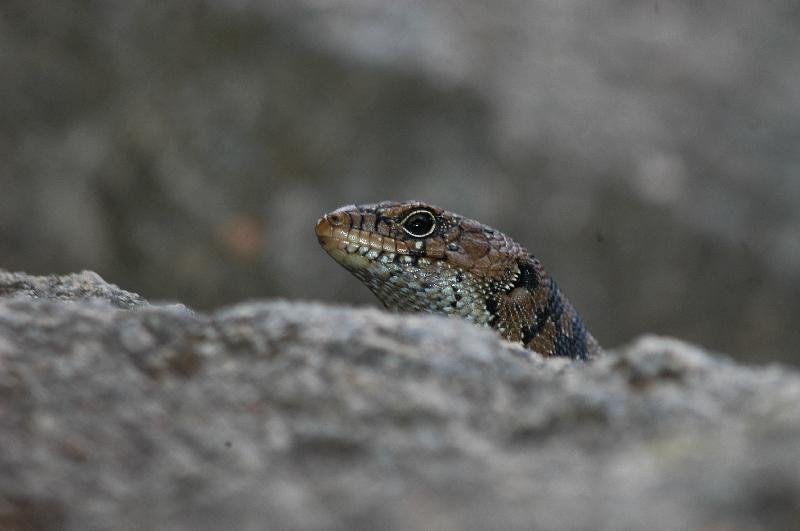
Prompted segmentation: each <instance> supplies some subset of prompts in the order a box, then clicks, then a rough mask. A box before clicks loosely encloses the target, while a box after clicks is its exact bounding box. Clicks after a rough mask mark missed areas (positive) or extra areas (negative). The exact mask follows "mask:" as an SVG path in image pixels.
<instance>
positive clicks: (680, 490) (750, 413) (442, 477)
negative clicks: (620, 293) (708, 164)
mask: <svg viewBox="0 0 800 531" xmlns="http://www.w3.org/2000/svg"><path fill="white" fill-rule="evenodd" d="M2 278H3V284H2V285H3V286H8V285H10V284H11V282H9V281H7V279H8V278H10V277H8V276H7V275H4V276H3V277H2ZM16 278H18V279H23V278H24V279H26V280H25V282H20V285H21V286H22V285H23V284H25V283H26V282H27V284H26V285H27V286H29V287H21V288H19V289H21V290H22V291H23V292H24V293H26V294H30V293H33V294H35V296H26V297H25V298H22V297H14V298H9V299H0V447H1V448H2V451H0V529H76V530H77V529H81V530H83V529H110V528H116V529H119V528H126V529H176V530H183V529H186V530H188V529H192V530H194V529H228V528H230V529H264V528H270V529H290V530H291V529H298V530H300V529H302V530H308V529H311V530H314V529H342V530H344V529H347V530H351V529H389V530H392V529H432V528H435V529H443V530H462V529H467V530H470V529H475V530H477V529H490V528H491V529H519V530H528V529H624V528H627V529H633V528H638V529H664V530H670V529H687V528H688V529H699V528H704V529H779V528H780V529H787V528H791V527H793V526H794V525H795V524H796V522H797V521H798V519H800V460H798V459H797V456H798V451H799V450H800V406H798V404H799V403H800V375H798V374H797V372H795V371H792V370H789V369H786V368H784V367H781V366H777V365H774V366H768V367H757V366H743V365H738V364H736V363H734V362H733V361H731V360H730V359H728V358H727V357H724V356H721V355H717V354H712V353H708V352H706V351H704V350H702V349H701V348H699V347H694V346H691V345H688V344H685V343H682V342H680V341H677V340H674V339H669V338H659V337H654V336H647V337H643V338H640V339H638V340H636V341H635V342H633V343H632V344H630V345H628V346H626V347H623V348H621V349H619V350H617V351H614V352H611V353H609V355H608V356H606V357H604V358H602V359H600V360H598V361H597V362H595V363H592V364H575V363H570V362H568V361H566V360H551V359H543V358H541V357H539V356H537V355H532V354H529V353H528V352H527V351H525V350H523V349H521V348H517V347H515V346H513V345H511V344H508V343H505V342H503V341H501V340H499V339H498V338H497V337H496V336H495V335H494V334H493V333H491V332H490V331H487V330H482V329H479V328H476V327H473V326H471V325H469V324H468V323H465V322H462V321H457V320H451V319H445V318H439V317H434V316H420V315H392V314H387V313H385V312H381V311H378V310H372V309H358V308H347V307H332V306H325V305H321V304H313V303H294V302H286V301H268V302H254V303H248V304H239V305H236V306H232V307H229V308H225V309H222V310H218V311H215V312H213V313H210V314H206V315H203V314H194V313H192V312H189V311H186V310H185V309H181V308H175V307H158V306H148V305H146V304H143V303H137V304H127V305H126V304H120V302H119V301H120V294H119V291H118V289H117V288H113V287H111V286H109V285H106V284H104V283H103V282H102V281H101V280H100V279H99V277H95V276H93V275H92V274H90V273H83V274H81V275H73V276H69V277H46V278H34V277H22V276H18V277H16ZM81 279H82V280H81ZM3 289H4V290H5V293H10V292H13V291H14V290H10V289H8V288H7V287H4V288H3ZM87 293H91V294H92V295H91V297H90V298H92V299H95V298H97V297H99V298H101V299H102V298H105V297H107V299H108V300H107V302H105V303H103V302H98V301H97V300H92V301H86V300H85V299H86V298H87V296H86V294H87ZM98 294H99V295H98ZM104 294H105V295H104ZM128 295H130V296H131V297H132V298H131V299H130V300H131V301H133V300H136V301H141V299H138V298H136V296H135V295H132V294H128ZM50 297H52V298H53V299H55V300H50ZM126 308H130V309H126Z"/></svg>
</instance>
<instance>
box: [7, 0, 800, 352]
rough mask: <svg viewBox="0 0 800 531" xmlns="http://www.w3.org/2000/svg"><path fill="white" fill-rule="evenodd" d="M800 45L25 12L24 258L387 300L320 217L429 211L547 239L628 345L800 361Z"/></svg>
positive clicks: (20, 163)
mask: <svg viewBox="0 0 800 531" xmlns="http://www.w3.org/2000/svg"><path fill="white" fill-rule="evenodd" d="M798 30H800V8H799V7H798V5H797V3H796V2H792V1H789V0H785V1H776V2H752V1H747V0H733V1H726V2H722V1H708V2H689V1H678V2H658V1H656V2H629V1H622V0H617V1H612V2H604V3H593V2H578V1H575V0H567V1H565V0H558V1H556V0H546V1H538V2H519V1H513V0H499V1H492V2H488V1H485V0H483V1H477V0H427V1H425V2H418V1H417V2H412V1H399V0H391V1H389V0H369V1H368V0H327V1H324V0H295V1H292V2H278V1H274V2H265V1H262V2H256V1H253V2H248V1H245V0H242V1H234V0H229V1H220V2H177V1H172V0H165V1H162V2H143V1H136V0H129V1H106V2H91V1H63V2H50V1H44V0H17V1H14V0H5V1H3V2H2V3H0V71H1V72H2V77H0V267H4V268H6V269H20V270H25V271H28V272H31V273H54V272H68V271H74V270H80V269H84V268H90V269H93V270H96V271H98V272H99V273H101V274H102V275H103V276H104V277H106V278H108V279H109V280H112V281H114V282H116V283H118V284H121V285H124V286H126V287H128V288H130V289H133V290H135V291H137V292H139V293H142V294H143V295H144V296H146V297H148V298H150V299H156V300H158V299H167V300H169V299H177V300H180V301H181V302H185V303H187V304H190V305H193V306H196V307H199V308H209V307H214V306H217V305H220V304H224V303H230V302H233V301H236V300H240V299H245V298H264V297H273V296H282V297H288V298H302V299H320V300H327V301H337V302H346V303H369V304H375V302H374V301H373V300H372V298H371V295H370V294H369V293H368V292H367V290H366V289H365V288H363V287H362V286H360V284H359V283H358V281H356V280H355V279H352V278H350V277H349V276H348V275H347V274H346V273H345V272H344V271H341V270H340V269H339V268H338V266H336V265H335V264H334V263H333V262H332V261H330V260H329V259H328V258H327V257H326V256H325V255H324V253H322V252H321V251H320V250H319V249H318V248H317V243H316V241H315V238H314V235H313V224H314V221H315V220H316V218H317V217H318V216H319V215H320V214H321V213H323V212H325V211H328V210H330V209H333V208H335V207H337V206H339V205H341V204H347V203H353V202H367V201H376V200H380V199H390V198H391V199H406V198H416V199H422V200H427V201H430V202H433V203H436V204H439V205H441V206H445V207H447V208H449V209H451V210H455V211H457V212H460V213H462V214H465V215H468V216H470V217H473V218H477V219H480V220H482V221H484V222H486V223H488V224H491V225H493V226H495V227H497V228H500V229H502V230H503V231H505V232H507V233H509V234H510V235H512V236H513V237H514V238H515V239H517V240H519V241H521V242H522V243H524V244H526V245H527V246H528V247H529V249H530V250H531V251H532V252H533V253H535V254H536V255H537V256H539V257H540V258H541V259H542V260H543V261H544V263H545V264H546V265H547V266H548V268H549V269H550V270H551V271H552V272H553V274H554V276H555V277H556V278H558V279H559V282H560V284H561V285H562V286H563V287H564V289H565V291H566V292H567V293H568V294H569V295H570V296H571V298H572V299H573V300H574V302H575V304H576V306H578V308H579V309H580V310H581V311H582V313H583V314H584V317H585V318H586V320H587V322H588V323H589V325H590V327H591V328H592V330H593V332H594V333H595V335H596V336H597V337H598V338H599V339H600V340H601V341H602V342H603V343H605V344H607V345H614V344H619V343H621V342H623V341H625V340H628V339H629V338H631V337H632V336H634V335H635V334H638V333H641V332H656V333H666V334H671V335H676V336H679V337H683V338H686V339H687V340H691V341H696V342H699V343H702V344H704V345H706V346H708V347H710V348H713V349H719V350H724V351H726V352H730V353H732V354H734V355H738V356H740V357H742V358H748V357H751V358H752V356H753V355H754V354H752V353H758V355H759V356H763V357H764V358H766V359H783V360H787V361H793V362H797V361H799V360H800V355H799V354H798V353H797V350H796V345H797V344H798V342H800V341H799V340H800V327H797V326H796V325H795V321H796V320H797V319H798V317H800V288H798V280H800V236H799V234H800V212H798V204H799V203H800V150H798V146H800V91H798V89H797V88H798V86H800V31H798Z"/></svg>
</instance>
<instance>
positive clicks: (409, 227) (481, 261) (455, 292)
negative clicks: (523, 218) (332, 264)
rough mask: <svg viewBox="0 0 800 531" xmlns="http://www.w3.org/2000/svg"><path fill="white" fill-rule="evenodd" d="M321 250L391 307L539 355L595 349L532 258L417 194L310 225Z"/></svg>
mask: <svg viewBox="0 0 800 531" xmlns="http://www.w3.org/2000/svg"><path fill="white" fill-rule="evenodd" d="M316 233H317V238H318V239H319V242H320V244H321V245H322V247H323V248H324V249H325V251H326V252H327V253H328V254H330V255H331V257H332V258H333V259H334V260H336V261H337V262H338V263H339V264H341V265H342V266H344V267H345V268H347V269H348V270H349V271H350V272H351V273H353V274H354V275H355V276H356V277H357V278H358V279H359V280H361V281H362V282H363V283H364V284H366V286H367V287H368V288H369V289H370V290H372V292H373V293H375V295H376V296H377V297H378V298H379V299H380V300H381V302H383V304H384V305H385V306H386V307H387V308H389V309H392V310H399V311H412V312H429V313H438V314H445V315H454V316H458V317H462V318H464V319H467V320H469V321H472V322H473V323H476V324H478V325H483V326H488V327H491V328H494V329H495V330H496V331H497V332H498V333H499V334H500V335H501V336H503V337H504V338H505V339H507V340H509V341H512V342H518V343H522V344H523V345H524V346H525V347H527V348H529V349H531V350H534V351H536V352H538V353H540V354H542V355H543V356H565V357H569V358H574V359H581V360H587V359H591V358H593V357H595V356H596V355H598V354H599V353H601V352H602V350H601V348H600V346H599V344H598V343H597V341H596V340H595V339H594V337H592V335H591V334H590V333H589V332H588V331H587V330H586V328H585V326H584V324H583V321H582V320H581V318H580V316H579V315H578V313H577V312H576V311H575V309H574V308H573V307H572V304H570V302H569V301H568V300H567V298H566V297H565V296H564V295H563V293H562V292H561V290H560V289H559V288H558V286H557V285H556V283H555V281H554V280H553V279H552V278H551V277H550V276H549V275H548V274H547V272H546V271H545V269H544V267H542V264H541V262H539V260H538V259H536V258H535V257H534V256H532V255H530V254H529V253H528V251H527V250H526V249H525V248H524V247H522V246H521V245H519V244H518V243H516V242H515V241H513V240H512V239H511V238H509V237H508V236H506V235H505V234H503V233H502V232H500V231H498V230H495V229H492V228H491V227H487V226H486V225H483V224H481V223H479V222H477V221H474V220H471V219H467V218H464V217H462V216H459V215H458V214H454V213H452V212H448V211H446V210H443V209H441V208H438V207H436V206H433V205H428V204H426V203H421V202H418V201H407V202H402V203H398V202H390V201H384V202H381V203H377V204H373V205H358V206H355V205H350V206H346V207H342V208H339V209H337V210H335V211H333V212H331V213H329V214H326V215H325V216H323V217H322V218H320V220H319V221H318V222H317V225H316Z"/></svg>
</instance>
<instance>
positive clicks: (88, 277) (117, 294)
mask: <svg viewBox="0 0 800 531" xmlns="http://www.w3.org/2000/svg"><path fill="white" fill-rule="evenodd" d="M9 297H23V298H28V299H51V300H64V301H77V300H82V301H85V300H92V299H100V300H103V301H105V302H107V303H109V304H111V305H113V306H115V307H117V308H124V309H130V308H135V307H137V306H142V305H146V304H147V301H146V300H144V299H143V298H142V297H140V296H139V295H137V294H135V293H131V292H130V291H125V290H123V289H119V288H118V287H117V286H115V285H114V284H109V283H107V282H105V281H104V280H103V279H102V278H101V277H100V275H98V274H97V273H95V272H93V271H82V272H80V273H74V274H72V275H64V276H58V275H49V276H33V275H26V274H25V273H11V272H9V271H5V270H3V269H0V298H9Z"/></svg>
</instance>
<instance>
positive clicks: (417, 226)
mask: <svg viewBox="0 0 800 531" xmlns="http://www.w3.org/2000/svg"><path fill="white" fill-rule="evenodd" d="M400 226H401V227H403V230H404V231H406V232H407V233H408V234H409V235H411V236H413V237H415V238H424V237H425V236H428V235H430V234H431V233H432V232H433V231H434V229H436V218H435V217H434V216H433V214H431V213H430V212H428V211H427V210H415V211H413V212H411V213H410V214H408V215H407V216H406V217H405V219H403V221H401V222H400Z"/></svg>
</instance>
